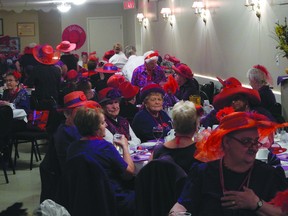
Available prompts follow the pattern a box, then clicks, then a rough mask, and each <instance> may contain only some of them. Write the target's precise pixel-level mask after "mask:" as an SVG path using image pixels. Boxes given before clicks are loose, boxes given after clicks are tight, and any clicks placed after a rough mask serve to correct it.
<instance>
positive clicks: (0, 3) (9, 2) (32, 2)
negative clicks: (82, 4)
mask: <svg viewBox="0 0 288 216" xmlns="http://www.w3.org/2000/svg"><path fill="white" fill-rule="evenodd" d="M65 1H66V2H71V1H69V0H65ZM61 2H63V0H62V1H61V0H0V8H6V7H29V6H44V5H45V6H46V5H47V6H48V5H52V4H57V3H58V4H59V3H61ZM86 2H87V3H99V4H100V3H101V4H103V3H117V2H123V0H86Z"/></svg>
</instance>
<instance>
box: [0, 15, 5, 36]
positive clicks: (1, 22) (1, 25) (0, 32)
mask: <svg viewBox="0 0 288 216" xmlns="http://www.w3.org/2000/svg"><path fill="white" fill-rule="evenodd" d="M2 35H4V32H3V19H1V18H0V36H2Z"/></svg>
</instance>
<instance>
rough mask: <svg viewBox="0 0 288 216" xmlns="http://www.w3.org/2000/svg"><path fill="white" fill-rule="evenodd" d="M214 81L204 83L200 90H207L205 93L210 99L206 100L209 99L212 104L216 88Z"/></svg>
mask: <svg viewBox="0 0 288 216" xmlns="http://www.w3.org/2000/svg"><path fill="white" fill-rule="evenodd" d="M214 87H215V86H214V83H213V82H212V81H211V82H209V83H205V84H204V85H202V86H201V87H200V92H201V91H202V92H205V94H206V95H207V97H208V99H205V100H209V102H210V104H212V103H213V97H214V94H215V89H214Z"/></svg>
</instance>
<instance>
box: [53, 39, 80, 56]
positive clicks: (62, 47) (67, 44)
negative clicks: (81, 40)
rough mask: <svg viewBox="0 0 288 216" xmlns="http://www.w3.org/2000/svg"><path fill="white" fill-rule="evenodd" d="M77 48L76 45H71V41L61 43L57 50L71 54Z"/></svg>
mask: <svg viewBox="0 0 288 216" xmlns="http://www.w3.org/2000/svg"><path fill="white" fill-rule="evenodd" d="M75 48H76V44H75V43H70V41H61V43H60V44H59V45H57V46H56V49H57V50H59V51H61V52H64V53H67V52H71V51H73V50H75Z"/></svg>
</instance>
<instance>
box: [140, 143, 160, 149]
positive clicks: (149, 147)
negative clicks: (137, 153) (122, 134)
mask: <svg viewBox="0 0 288 216" xmlns="http://www.w3.org/2000/svg"><path fill="white" fill-rule="evenodd" d="M156 143H157V142H145V143H141V145H140V146H142V147H143V148H146V149H152V148H154V146H155V145H156Z"/></svg>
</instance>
